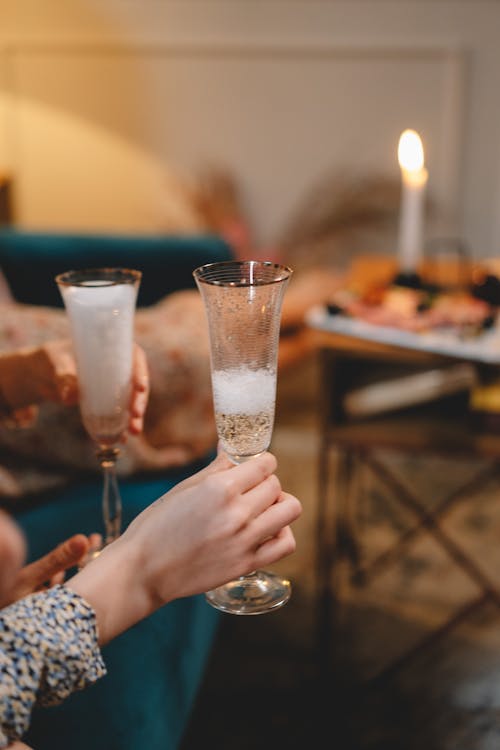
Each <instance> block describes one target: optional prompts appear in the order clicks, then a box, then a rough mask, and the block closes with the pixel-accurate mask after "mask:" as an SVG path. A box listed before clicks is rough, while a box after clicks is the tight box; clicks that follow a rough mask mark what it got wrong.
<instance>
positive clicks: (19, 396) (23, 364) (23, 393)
mask: <svg viewBox="0 0 500 750" xmlns="http://www.w3.org/2000/svg"><path fill="white" fill-rule="evenodd" d="M132 365H133V370H132V392H131V401H130V419H129V425H128V429H129V432H130V434H131V435H138V434H140V433H141V432H142V429H143V423H144V413H145V411H146V405H147V402H148V398H149V375H148V364H147V360H146V355H145V353H144V350H143V349H142V348H141V347H140V346H138V345H137V344H136V345H135V346H134V357H133V360H132ZM46 401H53V402H56V403H61V404H66V405H68V406H69V405H73V404H76V403H77V402H78V379H77V374H76V364H75V360H74V356H73V351H72V347H71V342H70V341H68V340H66V339H60V340H55V341H48V342H46V343H45V344H43V345H41V346H38V347H26V348H23V349H18V350H17V351H14V352H9V353H2V354H0V418H1V417H3V418H4V420H9V419H11V420H12V421H13V422H17V423H18V424H21V425H22V424H24V423H30V421H32V420H33V419H34V417H35V416H36V406H38V405H39V404H42V403H44V402H46Z"/></svg>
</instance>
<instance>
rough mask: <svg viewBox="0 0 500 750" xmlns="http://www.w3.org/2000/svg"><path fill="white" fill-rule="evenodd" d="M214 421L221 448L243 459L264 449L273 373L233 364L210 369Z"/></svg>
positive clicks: (271, 407) (273, 394)
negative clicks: (211, 370)
mask: <svg viewBox="0 0 500 750" xmlns="http://www.w3.org/2000/svg"><path fill="white" fill-rule="evenodd" d="M212 389H213V397H214V409H215V422H216V426H217V434H218V435H219V438H220V440H221V442H222V446H223V448H224V450H225V451H226V452H227V453H228V454H229V455H230V456H231V458H233V459H234V460H235V461H243V460H245V459H246V458H250V457H251V456H256V455H257V454H258V453H262V451H265V450H267V448H268V447H269V444H270V442H271V436H272V431H273V425H274V408H275V403H276V373H275V372H272V371H270V370H266V369H260V370H251V369H250V368H248V367H234V368H230V369H227V370H214V371H213V373H212Z"/></svg>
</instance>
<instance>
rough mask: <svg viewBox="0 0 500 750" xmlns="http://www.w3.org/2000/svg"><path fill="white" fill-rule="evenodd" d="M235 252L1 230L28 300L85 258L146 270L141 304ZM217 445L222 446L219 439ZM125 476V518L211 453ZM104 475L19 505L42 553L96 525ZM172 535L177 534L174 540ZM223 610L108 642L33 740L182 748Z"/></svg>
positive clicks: (173, 614)
mask: <svg viewBox="0 0 500 750" xmlns="http://www.w3.org/2000/svg"><path fill="white" fill-rule="evenodd" d="M231 257H232V253H231V249H230V248H229V246H228V245H227V244H225V242H223V241H222V240H221V239H219V238H218V237H213V236H199V237H198V236H180V237H177V236H169V235H166V236H129V235H126V236H123V237H119V236H116V235H114V236H113V235H111V236H110V235H96V234H92V235H91V234H74V235H68V234H62V233H59V234H56V233H50V234H49V233H36V232H35V233H28V232H21V231H16V230H10V229H6V230H2V231H0V266H1V268H2V270H3V272H4V274H5V276H6V278H7V281H8V282H9V285H10V287H11V290H12V292H13V294H14V296H15V298H16V299H17V300H18V301H19V302H24V303H30V304H40V305H49V306H50V305H56V306H62V303H61V299H60V295H59V292H58V289H57V287H56V285H55V283H54V276H55V275H56V274H57V273H59V272H62V271H65V270H69V269H76V268H84V267H101V266H122V267H131V268H137V269H139V270H141V271H142V272H143V278H142V282H141V288H140V292H139V298H138V305H139V306H140V305H145V306H147V305H150V304H153V303H154V302H156V301H157V300H158V299H160V298H161V297H163V296H164V295H165V294H168V293H170V292H173V291H175V290H177V289H183V288H189V287H191V286H194V282H193V279H192V271H193V269H194V268H195V267H196V266H197V265H200V264H203V263H208V262H212V261H218V260H228V259H230V258H231ZM214 449H215V446H214ZM212 456H213V454H210V455H208V456H207V457H206V459H204V460H203V461H201V462H200V463H198V464H197V465H196V466H194V465H191V466H186V467H184V468H183V469H182V470H176V471H169V472H165V473H162V474H145V475H141V476H134V477H131V478H128V479H123V480H121V490H122V499H123V506H124V525H125V526H126V525H127V524H128V523H129V522H130V521H131V520H132V518H134V517H135V515H137V513H139V512H140V511H141V510H142V509H143V508H145V507H146V506H147V505H148V504H150V503H151V502H152V501H153V500H155V499H156V498H157V497H159V496H160V495H162V494H163V493H164V492H166V491H167V490H168V489H169V488H170V487H172V486H173V485H175V484H176V483H177V482H178V481H180V480H182V479H183V478H184V477H186V476H188V475H190V474H191V473H193V471H195V470H196V469H198V468H201V466H203V465H204V464H205V463H207V462H208V461H209V460H210V459H211V458H212ZM100 494H101V483H100V481H99V479H98V478H96V479H93V478H90V479H82V478H75V482H74V484H73V485H72V486H69V487H66V488H65V489H63V490H59V491H57V492H53V493H46V494H45V495H39V496H37V497H32V498H29V500H30V502H29V503H28V507H27V509H25V510H24V511H21V512H19V513H17V516H16V518H17V521H18V522H19V523H20V525H21V526H22V528H23V530H24V532H25V534H26V537H27V541H28V548H29V557H30V559H35V558H36V557H38V556H40V555H42V554H44V553H45V552H47V551H48V550H50V549H51V548H52V547H54V546H55V545H56V544H57V543H58V542H60V541H61V540H63V539H65V538H67V537H68V536H69V535H71V534H73V533H75V532H83V533H90V532H92V531H94V530H95V521H96V513H98V512H99V510H98V509H99V499H100ZM165 543H166V544H168V540H165ZM218 620H219V614H218V613H217V612H216V610H214V609H212V608H211V607H210V606H209V605H208V604H207V603H206V602H205V599H204V597H203V596H202V595H200V596H193V597H187V598H185V599H181V600H178V601H175V602H172V603H171V604H168V605H166V606H165V607H163V608H162V609H161V610H159V611H158V612H156V613H155V614H154V615H152V616H151V617H149V618H148V619H147V620H144V621H143V622H141V623H139V624H138V625H136V626H135V627H134V628H132V629H131V630H129V631H128V632H126V633H124V634H123V635H122V636H120V637H119V638H118V639H116V640H115V641H114V642H113V643H111V644H109V645H108V646H107V647H106V648H105V649H104V658H105V661H106V664H107V668H108V675H107V676H106V677H104V678H103V679H102V680H101V681H100V682H98V683H97V684H96V685H94V686H92V687H90V688H88V689H87V690H84V691H82V692H80V693H77V694H75V695H73V696H71V697H70V698H69V699H68V700H67V701H66V702H65V703H64V704H62V705H61V706H58V707H55V708H50V709H39V710H36V711H35V714H34V716H33V721H32V725H31V728H30V731H29V732H28V734H27V736H26V737H25V741H26V742H27V743H28V744H29V745H30V746H32V747H33V748H35V749H36V750H63V749H64V750H68V748H71V750H89V748H92V750H143V749H144V750H146V748H147V750H176V749H177V748H178V747H179V744H180V742H181V739H182V736H183V733H184V730H185V728H186V724H187V722H188V720H189V716H190V712H191V708H192V706H193V703H194V700H195V697H196V694H197V690H198V687H199V685H200V682H201V680H202V677H203V673H204V668H205V665H206V662H207V659H208V656H209V654H210V649H211V646H212V643H213V639H214V636H215V634H216V629H217V624H218Z"/></svg>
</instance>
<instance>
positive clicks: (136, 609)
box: [66, 537, 158, 646]
mask: <svg viewBox="0 0 500 750" xmlns="http://www.w3.org/2000/svg"><path fill="white" fill-rule="evenodd" d="M141 558H142V555H141V554H140V552H139V554H138V550H137V546H136V545H134V544H131V543H130V542H129V541H128V540H127V538H126V537H120V538H119V539H117V540H116V541H115V542H113V543H112V544H110V545H109V546H107V547H105V548H104V549H103V550H102V552H101V553H100V555H99V556H98V557H97V558H96V559H95V560H93V561H92V562H90V563H88V564H87V565H86V566H85V567H84V568H83V569H82V570H81V571H80V572H79V573H77V574H76V575H75V576H73V577H72V578H71V579H70V580H69V581H67V584H66V585H67V586H68V587H69V588H71V589H72V590H73V591H75V592H76V593H77V594H79V595H80V596H81V597H82V598H83V599H84V600H85V601H86V602H87V603H88V604H89V605H90V606H91V607H92V609H93V610H94V612H95V615H96V622H97V631H98V639H99V645H100V646H103V645H105V644H106V643H108V642H109V641H111V640H112V639H113V638H116V636H118V635H120V633H122V632H123V631H125V630H127V629H128V628H130V627H132V625H135V624H136V623H137V622H139V621H140V620H142V619H144V618H145V617H147V616H148V615H149V614H151V613H152V612H153V611H154V610H155V609H156V608H157V606H158V604H157V603H156V602H155V601H154V597H153V596H152V595H151V592H150V590H149V588H148V586H147V585H145V579H144V575H143V571H144V569H145V566H144V560H143V559H141Z"/></svg>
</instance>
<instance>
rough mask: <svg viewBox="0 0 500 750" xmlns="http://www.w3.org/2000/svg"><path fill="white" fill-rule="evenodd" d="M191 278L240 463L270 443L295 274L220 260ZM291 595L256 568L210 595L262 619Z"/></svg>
mask: <svg viewBox="0 0 500 750" xmlns="http://www.w3.org/2000/svg"><path fill="white" fill-rule="evenodd" d="M193 275H194V278H195V281H196V284H197V287H198V289H199V291H200V294H201V297H202V299H203V302H204V306H205V312H206V317H207V323H208V332H209V339H210V357H211V377H212V392H213V401H214V411H215V421H216V426H217V433H218V436H219V440H220V442H221V445H222V447H223V448H224V450H225V451H226V453H227V455H228V456H229V458H230V459H231V460H232V461H233V462H234V463H235V464H239V463H242V462H243V461H247V460H249V459H251V458H253V457H254V456H258V455H259V454H261V453H263V452H264V451H266V450H267V449H268V447H269V445H270V443H271V437H272V432H273V426H274V413H275V404H276V384H277V368H278V344H279V332H280V320H281V306H282V302H283V295H284V293H285V290H286V287H287V285H288V281H289V280H290V277H291V275H292V270H291V269H290V268H288V267H286V266H283V265H280V264H278V263H271V262H269V261H254V260H243V261H223V262H220V263H209V264H207V265H204V266H200V267H199V268H196V269H195V270H194V272H193ZM290 595H291V584H290V581H288V580H287V579H285V578H283V577H281V576H279V575H277V574H275V573H271V572H268V571H263V570H256V571H253V572H252V573H249V574H248V575H244V576H240V578H238V579H237V580H234V581H231V582H229V583H227V584H225V585H223V586H219V587H218V588H216V589H213V590H212V591H208V592H207V593H206V598H207V600H208V601H209V602H210V604H212V606H214V607H216V608H217V609H219V610H222V611H224V612H229V613H232V614H237V615H258V614H262V613H265V612H269V611H271V610H274V609H277V608H278V607H281V606H282V605H283V604H285V603H286V602H287V601H288V600H289V598H290Z"/></svg>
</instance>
